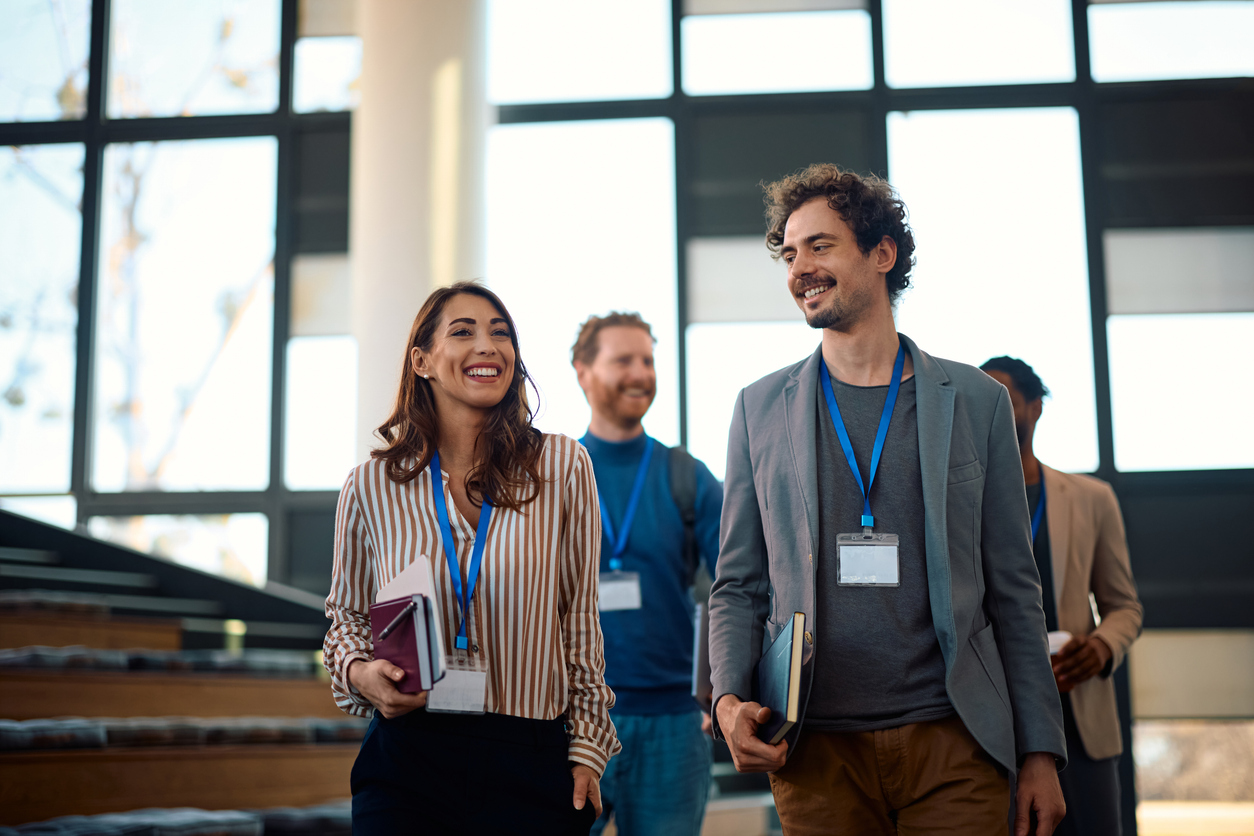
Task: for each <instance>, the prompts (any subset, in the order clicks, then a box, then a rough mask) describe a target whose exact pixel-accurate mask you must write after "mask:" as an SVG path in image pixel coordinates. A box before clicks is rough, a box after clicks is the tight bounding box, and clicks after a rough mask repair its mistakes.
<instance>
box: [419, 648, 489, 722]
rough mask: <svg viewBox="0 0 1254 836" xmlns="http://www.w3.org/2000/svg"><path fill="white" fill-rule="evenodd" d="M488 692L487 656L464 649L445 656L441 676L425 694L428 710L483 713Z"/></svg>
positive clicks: (446, 712) (450, 712)
mask: <svg viewBox="0 0 1254 836" xmlns="http://www.w3.org/2000/svg"><path fill="white" fill-rule="evenodd" d="M487 693H488V660H487V659H482V658H479V657H477V656H469V655H467V654H466V653H465V652H462V653H453V654H451V655H449V656H446V657H444V678H443V679H441V680H440V681H439V682H437V683H436V684H435V685H434V686H433V687H432V688H431V693H429V694H427V711H435V712H438V713H441V714H482V713H483V704H484V700H485V698H486V696H487Z"/></svg>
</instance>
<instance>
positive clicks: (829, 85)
mask: <svg viewBox="0 0 1254 836" xmlns="http://www.w3.org/2000/svg"><path fill="white" fill-rule="evenodd" d="M680 25H681V32H682V37H683V39H684V49H683V61H684V66H683V78H684V92H685V93H687V94H688V95H690V96H711V95H720V94H737V93H797V92H808V91H814V90H869V89H870V88H871V85H872V83H873V76H872V72H871V17H870V15H868V14H867V13H866V12H864V11H842V12H793V13H789V14H752V15H697V16H694V17H685V18H684V19H683V21H682V23H681V24H680ZM802 36H803V37H804V38H805V39H806V40H807V41H809V42H812V43H830V44H835V43H838V44H840V59H839V60H832V55H831V53H829V52H827V51H825V50H821V49H808V50H794V51H792V52H791V53H790V54H789V56H788V60H786V61H785V60H781V59H780V56H779V54H778V53H777V52H776V51H774V50H767V49H763V44H784V43H788V42H789V41H790V40H793V39H795V38H797V37H802Z"/></svg>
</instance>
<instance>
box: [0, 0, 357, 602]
mask: <svg viewBox="0 0 1254 836" xmlns="http://www.w3.org/2000/svg"><path fill="white" fill-rule="evenodd" d="M346 10H347V12H351V6H350V5H347V4H343V3H340V4H325V3H323V4H311V3H298V2H294V0H247V1H245V0H221V2H218V1H217V0H215V2H191V3H178V4H171V3H166V2H164V0H112V1H111V2H102V0H17V2H14V3H8V4H6V6H5V9H4V24H3V25H2V26H0V507H4V508H6V509H9V510H13V511H17V512H20V513H23V514H27V515H30V516H34V517H38V518H41V519H45V520H48V521H51V522H54V523H56V524H58V525H63V526H67V527H74V526H76V525H81V526H83V527H84V528H85V530H87V531H89V532H90V533H92V534H95V535H97V536H100V537H105V538H108V539H112V540H115V541H118V542H121V543H124V544H126V545H130V546H132V547H134V548H138V549H141V550H145V551H151V552H153V553H155V554H159V555H163V556H165V557H168V558H170V559H172V560H176V561H180V562H183V563H186V564H188V565H192V566H196V567H198V568H201V569H206V570H209V571H213V572H217V573H220V574H223V575H226V576H228V577H233V578H236V579H238V580H241V581H244V582H247V583H253V584H265V583H266V582H267V581H268V580H269V579H278V580H287V579H289V577H290V576H291V575H292V572H291V571H290V566H289V560H288V558H289V556H290V555H289V549H288V543H289V542H290V541H291V540H292V539H293V538H292V537H291V535H292V533H293V526H294V525H296V524H297V523H296V522H295V521H296V520H299V519H301V518H302V516H301V514H302V513H306V512H307V511H308V510H309V509H323V510H326V509H330V508H333V507H334V501H335V491H336V489H338V487H339V485H340V483H341V482H342V480H343V478H344V474H345V473H346V472H347V470H348V469H349V468H350V467H351V466H352V452H351V450H352V445H353V436H354V427H353V419H352V412H353V410H352V403H353V401H354V397H355V383H354V380H355V365H356V347H355V345H354V344H353V342H352V339H351V337H349V336H348V334H347V331H348V329H347V323H346V321H345V316H344V314H343V311H344V310H345V307H346V306H345V305H344V304H343V300H344V298H346V295H347V294H346V291H347V268H346V264H347V252H346V250H347V165H348V153H347V151H348V130H349V122H348V114H347V113H346V112H344V111H347V110H348V109H350V108H351V107H352V106H353V105H354V103H355V87H356V78H357V74H358V73H359V71H360V54H361V49H360V42H359V41H358V39H357V38H356V36H355V34H354V33H353V31H352V20H351V18H352V15H351V13H346ZM106 16H107V19H106ZM93 24H94V25H93ZM297 44H299V46H300V48H299V49H297ZM105 68H107V69H105ZM306 113H307V115H305V114H306ZM294 273H295V274H296V276H295V280H294V278H293V274H294ZM289 369H290V370H291V372H292V373H290V374H289ZM345 413H348V414H347V417H346V414H345Z"/></svg>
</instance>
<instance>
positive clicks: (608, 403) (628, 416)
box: [595, 386, 656, 429]
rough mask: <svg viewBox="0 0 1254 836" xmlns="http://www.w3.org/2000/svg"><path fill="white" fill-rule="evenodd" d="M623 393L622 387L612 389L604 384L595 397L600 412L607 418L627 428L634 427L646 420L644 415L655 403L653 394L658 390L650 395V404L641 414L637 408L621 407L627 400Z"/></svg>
mask: <svg viewBox="0 0 1254 836" xmlns="http://www.w3.org/2000/svg"><path fill="white" fill-rule="evenodd" d="M624 388H627V387H624ZM641 388H644V387H641ZM622 393H623V390H622V389H618V388H614V389H611V388H609V387H605V386H602V387H600V389H599V391H597V392H596V393H595V398H596V401H597V411H598V412H600V413H601V414H602V415H603V416H605V417H606V418H609V419H610V420H611V421H613V422H614V423H615V424H617V425H618V426H620V427H623V428H624V429H627V428H631V427H634V426H635V425H637V424H639V423H640V422H641V421H643V420H644V416H645V414H647V413H648V411H649V407H650V406H652V405H653V396H654V395H656V392H654V393H652V394H651V395H650V397H649V403H648V405H646V406H645V408H644V412H642V413H641V414H640V415H636V414H635V410H632V409H629V410H623V409H620V408H619V405H620V404H621V403H622V402H623V401H624V400H626V398H625V397H624V395H623V394H622Z"/></svg>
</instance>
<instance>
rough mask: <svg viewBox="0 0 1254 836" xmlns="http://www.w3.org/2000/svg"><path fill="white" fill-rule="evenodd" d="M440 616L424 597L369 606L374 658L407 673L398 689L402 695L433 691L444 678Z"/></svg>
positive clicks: (412, 597) (401, 599)
mask: <svg viewBox="0 0 1254 836" xmlns="http://www.w3.org/2000/svg"><path fill="white" fill-rule="evenodd" d="M436 618H437V614H436V611H435V608H434V607H432V606H431V599H430V598H427V597H426V596H425V595H406V596H405V597H403V598H393V599H392V600H391V601H379V602H376V603H374V604H371V605H370V636H371V639H372V640H373V642H374V658H376V659H387V660H388V661H389V662H391V663H392V664H393V665H396V666H397V667H398V668H401V669H402V670H404V671H405V678H404V679H402V680H401V681H400V682H398V683H397V685H396V690H398V691H400V692H401V693H402V694H416V693H418V692H419V691H430V690H431V688H432V686H434V685H435V683H437V682H439V681H440V680H441V679H443V678H444V650H443V648H442V647H441V646H440V645H441V644H442V640H441V638H440V631H439V626H438V624H436Z"/></svg>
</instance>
